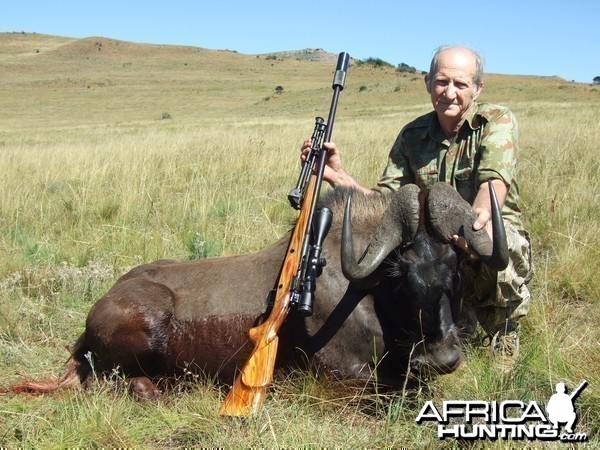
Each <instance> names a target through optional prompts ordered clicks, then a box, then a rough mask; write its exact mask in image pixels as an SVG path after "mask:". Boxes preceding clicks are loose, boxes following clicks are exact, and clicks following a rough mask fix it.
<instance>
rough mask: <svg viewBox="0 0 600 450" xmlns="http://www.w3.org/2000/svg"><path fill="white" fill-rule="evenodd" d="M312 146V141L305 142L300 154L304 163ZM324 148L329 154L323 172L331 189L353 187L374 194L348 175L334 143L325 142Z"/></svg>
mask: <svg viewBox="0 0 600 450" xmlns="http://www.w3.org/2000/svg"><path fill="white" fill-rule="evenodd" d="M311 146H312V141H311V140H310V139H307V140H305V141H304V144H302V149H301V152H300V158H301V159H302V161H304V160H305V159H306V157H307V156H308V154H309V153H310V148H311ZM323 147H324V148H325V149H326V150H327V152H328V154H329V157H328V159H327V165H326V166H325V170H324V172H323V180H325V181H326V182H327V183H329V184H330V185H331V187H334V188H335V187H351V188H354V189H356V190H358V191H362V192H363V193H365V194H372V193H373V191H372V190H371V189H369V188H366V187H364V186H362V185H361V184H360V183H358V181H356V180H355V179H354V178H352V177H351V176H350V175H348V174H347V173H346V171H345V170H344V167H343V166H342V157H341V156H340V151H339V150H338V148H337V146H336V145H335V143H334V142H325V143H323ZM315 169H316V168H315Z"/></svg>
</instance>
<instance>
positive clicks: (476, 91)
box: [473, 81, 483, 100]
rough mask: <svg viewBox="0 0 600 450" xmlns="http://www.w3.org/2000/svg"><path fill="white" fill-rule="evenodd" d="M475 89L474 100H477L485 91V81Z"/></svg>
mask: <svg viewBox="0 0 600 450" xmlns="http://www.w3.org/2000/svg"><path fill="white" fill-rule="evenodd" d="M473 89H474V90H475V91H474V92H473V100H476V99H477V97H479V94H481V91H483V81H482V82H481V83H478V84H476V85H475V86H474V87H473Z"/></svg>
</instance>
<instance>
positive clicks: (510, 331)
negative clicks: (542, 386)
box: [302, 47, 531, 372]
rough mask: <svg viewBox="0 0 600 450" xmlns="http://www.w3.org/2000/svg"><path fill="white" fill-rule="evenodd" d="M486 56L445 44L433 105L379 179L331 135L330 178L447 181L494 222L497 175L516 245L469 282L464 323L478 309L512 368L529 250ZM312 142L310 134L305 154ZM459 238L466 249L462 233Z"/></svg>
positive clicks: (505, 123)
mask: <svg viewBox="0 0 600 450" xmlns="http://www.w3.org/2000/svg"><path fill="white" fill-rule="evenodd" d="M482 76H483V64H482V59H481V57H480V56H479V55H478V54H477V53H475V52H474V51H472V50H470V49H468V48H465V47H441V48H439V49H438V50H437V51H436V53H435V55H434V57H433V59H432V61H431V66H430V69H429V73H428V74H427V75H426V76H425V86H426V88H427V92H429V95H430V96H431V103H432V104H433V109H434V111H432V112H430V113H428V114H425V115H424V116H421V117H418V118H417V119H415V120H414V121H412V122H410V123H409V124H407V125H406V126H405V127H404V128H403V129H402V130H401V131H400V134H399V135H398V138H397V139H396V142H395V143H394V145H393V146H392V150H391V152H390V154H389V160H388V165H387V167H386V168H385V170H384V172H383V174H382V176H381V179H380V180H379V182H378V184H377V187H375V188H373V189H369V188H367V187H365V186H363V185H361V184H360V183H359V182H357V181H356V180H355V179H354V178H352V176H350V175H349V174H348V173H346V172H345V171H344V169H343V167H342V162H341V158H340V152H339V150H338V148H337V146H336V145H335V144H334V143H325V147H326V148H327V149H328V151H329V160H328V163H327V167H326V169H325V174H324V179H325V181H327V182H328V183H329V184H330V185H331V186H333V187H342V186H345V187H353V188H355V189H358V190H361V191H363V192H365V193H372V192H379V193H385V192H390V191H393V190H396V189H398V188H400V187H401V186H403V185H404V184H407V183H415V184H417V185H418V186H419V187H422V188H424V187H428V186H430V185H432V184H433V183H435V182H438V181H444V182H446V183H449V184H450V185H452V186H453V187H454V188H455V189H456V190H457V191H458V192H459V193H460V194H461V196H462V197H463V198H464V199H465V200H467V201H468V202H469V203H470V204H471V205H472V208H473V211H474V212H475V213H476V214H477V220H476V221H475V224H474V229H476V230H477V229H480V228H483V227H487V229H488V231H490V229H491V222H490V217H491V206H490V197H489V193H488V190H487V183H485V182H486V181H488V180H492V183H493V185H494V188H495V190H496V193H497V195H498V200H499V202H500V206H501V207H502V216H503V218H504V222H505V226H506V230H507V238H508V244H509V251H510V262H509V266H508V267H507V269H506V270H504V271H501V272H496V271H493V270H490V269H488V268H487V267H485V266H482V267H481V268H480V269H479V270H478V271H477V273H475V274H473V279H472V280H470V281H469V282H467V283H466V293H465V297H464V301H463V311H462V315H463V319H462V323H461V325H463V327H464V332H465V334H470V333H471V332H473V331H474V328H475V325H476V323H475V317H476V319H477V320H478V321H479V323H480V324H481V326H482V328H483V329H484V330H485V332H486V333H487V334H488V335H489V337H490V338H491V343H492V345H491V347H492V349H493V350H495V351H496V352H497V354H498V355H499V362H500V368H501V369H502V371H503V372H508V371H510V369H511V368H512V366H513V364H514V362H515V361H516V358H517V354H518V345H519V340H518V334H517V324H518V320H519V319H520V318H521V317H523V316H524V315H525V314H526V313H527V311H528V309H529V303H530V293H529V290H528V288H527V285H526V284H527V282H528V281H529V279H530V277H531V254H530V243H529V238H528V235H527V232H526V231H525V230H524V228H523V223H522V221H521V211H520V210H519V206H518V201H519V187H518V184H517V180H516V178H515V175H516V162H517V156H518V151H519V150H518V144H517V122H516V120H515V117H514V116H513V114H512V113H511V112H510V111H509V110H508V109H507V108H505V107H503V106H499V105H492V104H488V103H478V102H477V101H476V100H477V98H478V97H479V95H480V94H481V91H482V89H483V81H482ZM309 149H310V140H307V141H305V142H304V145H303V147H302V154H303V155H306V154H307V152H308V151H309ZM454 241H455V243H456V244H457V245H458V246H459V247H460V248H462V249H463V250H465V251H468V248H467V245H466V243H465V241H464V239H462V238H459V237H458V236H455V237H454Z"/></svg>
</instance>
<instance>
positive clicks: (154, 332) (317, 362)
mask: <svg viewBox="0 0 600 450" xmlns="http://www.w3.org/2000/svg"><path fill="white" fill-rule="evenodd" d="M442 189H446V188H444V187H442ZM447 189H450V190H451V191H452V192H454V191H453V190H452V188H450V187H447ZM417 192H418V189H416V187H414V186H413V187H410V188H406V189H405V190H404V192H403V193H400V195H401V196H402V195H404V196H408V197H406V198H409V197H410V199H409V200H407V201H408V202H409V203H410V202H412V203H411V204H410V206H409V207H405V206H406V205H405V203H406V202H405V200H402V201H401V202H397V203H399V204H401V205H403V206H402V208H403V209H405V211H404V212H403V213H402V214H403V215H404V216H406V215H412V214H414V215H415V217H413V218H410V220H408V221H405V220H404V219H403V218H402V217H400V218H398V217H396V216H397V215H398V214H391V216H392V217H393V220H392V219H390V213H389V210H391V209H393V208H396V207H390V204H391V203H393V202H394V201H395V200H390V197H392V196H382V195H373V196H368V197H363V196H360V195H358V194H354V208H355V214H354V215H353V216H352V227H351V228H352V229H353V230H354V231H353V236H352V237H351V241H352V243H353V245H354V246H355V247H356V249H357V250H356V251H354V250H352V252H351V253H354V254H353V255H351V258H350V259H353V258H355V257H356V258H358V257H359V256H360V255H361V254H362V253H363V251H364V250H365V249H367V250H366V251H365V252H364V255H363V256H365V259H372V258H371V256H372V255H370V253H372V252H371V250H373V248H374V247H375V246H380V245H383V246H384V247H383V248H384V253H383V254H382V255H383V256H382V257H381V258H380V259H381V260H377V259H376V260H375V262H374V263H372V264H373V265H374V267H373V268H371V269H369V270H368V274H367V275H365V276H364V277H362V275H361V276H359V279H355V280H354V281H353V282H349V281H348V280H347V279H346V278H345V277H344V275H343V273H342V272H343V270H344V273H346V272H349V273H351V274H354V275H352V276H355V275H356V274H357V273H360V272H361V271H363V268H362V267H361V266H360V261H359V263H358V265H356V264H355V267H354V268H351V269H347V267H346V266H347V265H348V264H349V263H348V262H346V261H347V260H348V251H346V256H345V257H344V253H343V252H342V257H340V248H342V247H343V245H342V244H343V240H346V241H348V239H347V238H345V237H343V234H344V233H342V228H343V227H342V220H341V218H342V215H343V214H342V210H343V207H344V203H345V202H346V198H347V194H348V193H347V192H340V191H333V192H332V193H331V194H330V195H329V196H328V198H327V199H326V200H325V202H326V203H327V204H328V206H329V207H330V208H331V209H332V210H333V216H334V222H333V224H332V227H331V230H330V232H329V235H328V237H327V239H326V240H325V242H324V245H323V253H322V256H323V257H324V258H325V259H326V260H327V266H326V267H325V268H324V270H323V275H322V276H321V277H320V278H318V281H317V289H316V292H315V307H314V314H313V315H312V316H311V317H307V318H304V317H301V316H300V315H297V314H294V312H293V311H292V312H291V313H290V314H289V316H288V319H287V322H286V323H285V324H284V326H283V327H282V330H281V334H280V345H279V352H278V357H277V364H278V365H280V366H281V365H288V364H292V363H295V364H297V363H304V364H307V363H308V364H310V365H312V366H316V367H320V368H322V369H323V370H324V371H327V372H331V373H333V374H335V375H336V376H337V377H341V378H367V377H370V376H372V371H373V368H374V365H375V363H377V372H378V379H379V380H380V381H383V382H385V383H387V384H390V385H391V386H395V385H400V384H401V383H402V382H403V381H404V376H405V374H406V372H407V371H408V370H410V368H411V367H412V368H416V369H421V368H427V367H429V368H432V369H433V371H435V372H438V373H446V372H449V371H452V370H454V368H455V367H456V365H457V364H458V363H459V362H460V358H461V355H460V349H459V347H458V337H457V327H456V325H455V320H456V319H457V314H458V304H459V303H460V296H461V294H462V292H461V280H460V269H459V263H460V261H459V260H460V255H459V254H458V253H457V252H456V251H455V250H454V248H453V247H452V246H451V245H450V244H448V243H447V242H444V241H443V239H439V238H438V237H436V236H435V235H434V233H432V232H430V231H429V230H428V229H427V227H425V226H424V223H425V217H424V216H425V214H424V213H423V211H424V209H425V207H424V205H423V199H422V198H421V199H420V200H419V199H417V197H416V196H417ZM443 192H444V195H448V194H446V192H450V191H443ZM449 195H453V194H449ZM456 195H457V194H456ZM395 198H396V199H397V198H399V197H395ZM459 200H460V198H459ZM460 201H462V200H460ZM419 205H420V206H419ZM461 208H462V209H463V210H465V211H467V210H468V211H470V208H469V206H468V205H466V204H464V205H461ZM459 209H460V208H459ZM402 214H400V216H402ZM386 217H387V218H386ZM398 220H399V221H400V222H402V223H401V228H403V229H402V230H401V231H399V232H397V233H392V234H396V235H397V239H400V241H399V242H398V243H393V244H389V245H391V247H390V248H387V247H386V245H388V243H387V242H386V241H387V237H386V236H387V234H388V233H389V232H390V230H387V231H386V230H383V231H382V230H381V228H382V225H381V224H382V223H386V224H387V225H386V226H387V227H388V228H389V227H390V225H389V223H391V224H392V225H391V226H396V225H394V221H398ZM468 220H470V224H468V225H467V226H471V225H472V220H473V217H471V216H470V218H469V219H468ZM346 221H347V223H348V224H349V223H350V222H349V219H346ZM404 222H406V223H407V224H408V225H406V224H405V223H404ZM442 222H443V220H442ZM410 223H412V225H410ZM417 225H419V230H417ZM483 233H485V232H484V231H483ZM374 236H375V237H374ZM488 240H489V239H488ZM288 241H289V234H288V235H286V236H284V237H282V238H281V239H279V240H278V241H277V242H276V243H274V244H272V245H270V246H268V247H267V248H265V249H263V250H261V251H258V252H256V253H253V254H249V255H240V256H230V257H221V258H213V259H205V260H197V261H189V262H175V261H158V262H155V263H151V264H144V265H142V266H139V267H136V268H134V269H133V270H131V271H130V272H128V273H127V274H125V275H124V276H122V277H121V278H120V279H119V280H117V282H116V283H115V285H114V286H113V287H112V288H111V289H110V290H109V291H108V292H107V293H106V295H104V296H103V297H102V298H101V299H100V300H99V301H98V302H97V303H96V304H95V305H94V306H93V307H92V309H91V311H90V313H89V315H88V318H87V321H86V328H85V331H84V333H83V334H82V335H81V337H80V338H79V340H78V341H77V343H76V344H75V347H74V349H73V352H72V357H71V359H70V361H69V363H68V370H67V373H66V374H65V375H64V376H63V377H62V378H61V380H59V381H58V383H57V384H56V386H54V387H60V386H62V385H66V384H70V383H72V382H77V381H84V382H85V381H86V379H88V378H89V377H90V375H91V374H92V371H96V372H97V373H98V372H111V371H112V370H114V369H115V368H119V370H121V371H122V372H123V373H124V374H125V375H126V378H127V379H130V380H132V385H133V388H134V391H136V390H137V391H138V395H140V396H141V397H153V396H154V395H155V394H156V392H157V391H156V390H155V389H154V387H153V385H152V384H151V383H150V382H149V381H147V380H148V378H146V377H149V378H154V377H171V376H177V375H181V374H183V373H187V372H188V371H191V372H194V371H204V372H205V373H207V374H209V375H215V376H217V377H219V378H220V379H221V380H223V381H225V382H231V381H232V379H233V376H234V374H235V371H236V369H239V368H241V367H242V365H243V364H244V363H245V361H246V360H247V358H248V356H249V354H250V352H251V351H252V343H251V342H250V341H249V339H248V330H249V329H250V328H251V327H253V326H256V325H257V324H259V323H260V321H261V320H262V319H263V318H264V317H265V314H268V308H267V298H268V296H269V292H270V291H271V290H272V289H273V288H274V283H275V282H276V279H277V276H278V273H279V271H280V269H281V264H282V261H283V259H284V256H285V252H286V249H287V244H288ZM374 243H375V244H376V245H374ZM346 248H349V247H347V246H346ZM375 253H376V251H375ZM380 253H381V252H380ZM383 257H385V259H383ZM342 260H344V264H345V266H344V269H343V268H342ZM375 266H376V267H375ZM372 273H374V274H376V276H375V277H374V275H373V274H372ZM361 277H362V278H361ZM351 279H352V278H351ZM409 355H410V356H412V358H411V359H410V361H409ZM90 361H91V364H90ZM92 366H93V368H92ZM136 380H137V381H136ZM139 380H146V381H139ZM138 381H139V383H138ZM22 387H25V388H26V387H27V386H22ZM31 387H32V388H33V387H35V386H34V384H31ZM38 387H39V385H38ZM48 390H50V389H48Z"/></svg>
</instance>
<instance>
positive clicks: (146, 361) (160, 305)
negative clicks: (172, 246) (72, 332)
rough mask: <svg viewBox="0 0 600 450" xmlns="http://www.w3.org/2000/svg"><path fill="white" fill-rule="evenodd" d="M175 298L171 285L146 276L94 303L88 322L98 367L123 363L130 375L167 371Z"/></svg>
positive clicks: (87, 335) (87, 337) (110, 367)
mask: <svg viewBox="0 0 600 450" xmlns="http://www.w3.org/2000/svg"><path fill="white" fill-rule="evenodd" d="M173 301H174V296H173V293H172V292H171V290H170V289H168V288H167V287H165V286H164V285H162V284H159V283H155V282H152V281H149V280H147V279H143V278H137V279H130V280H126V281H125V282H123V283H121V284H119V285H118V286H117V287H116V289H113V290H111V291H109V292H108V293H107V294H106V295H105V296H104V297H103V298H102V299H100V300H99V301H98V302H97V303H96V304H95V305H94V307H93V308H92V310H91V311H90V314H89V315H88V319H87V324H86V331H85V341H86V344H87V346H88V348H89V349H90V350H91V352H92V357H93V360H94V365H95V367H94V370H96V371H103V372H107V371H111V370H113V369H114V368H117V367H119V368H120V369H121V370H122V371H123V373H124V374H125V376H126V377H140V376H154V375H157V374H160V373H163V372H164V370H165V366H166V365H167V362H166V361H165V358H166V353H167V337H168V328H169V326H170V321H171V318H172V316H173ZM144 385H146V384H144Z"/></svg>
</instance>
